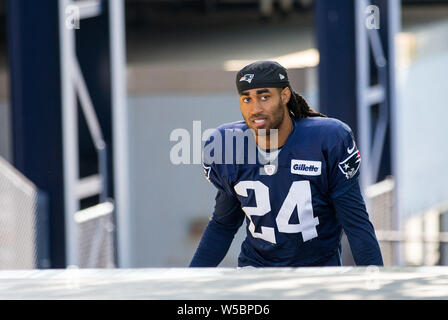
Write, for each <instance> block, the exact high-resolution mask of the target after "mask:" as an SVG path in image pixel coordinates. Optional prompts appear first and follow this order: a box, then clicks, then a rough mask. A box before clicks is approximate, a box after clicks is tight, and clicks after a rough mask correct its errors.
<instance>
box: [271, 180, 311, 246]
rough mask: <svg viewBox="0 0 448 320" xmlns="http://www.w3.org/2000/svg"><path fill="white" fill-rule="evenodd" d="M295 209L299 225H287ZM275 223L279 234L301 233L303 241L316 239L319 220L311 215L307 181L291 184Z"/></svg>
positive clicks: (309, 188) (309, 192)
mask: <svg viewBox="0 0 448 320" xmlns="http://www.w3.org/2000/svg"><path fill="white" fill-rule="evenodd" d="M296 207H297V215H298V217H299V223H298V224H289V219H290V218H291V215H292V213H293V212H294V209H295V208H296ZM275 221H276V222H277V227H278V231H280V232H285V233H298V232H302V238H303V241H308V240H311V239H313V238H316V237H317V229H316V226H317V225H318V224H319V218H317V217H316V218H315V217H314V215H313V204H312V202H311V187H310V182H309V181H294V182H293V183H292V185H291V188H290V189H289V192H288V195H287V196H286V199H285V201H284V202H283V205H282V207H281V208H280V211H279V212H278V215H277V218H276V219H275Z"/></svg>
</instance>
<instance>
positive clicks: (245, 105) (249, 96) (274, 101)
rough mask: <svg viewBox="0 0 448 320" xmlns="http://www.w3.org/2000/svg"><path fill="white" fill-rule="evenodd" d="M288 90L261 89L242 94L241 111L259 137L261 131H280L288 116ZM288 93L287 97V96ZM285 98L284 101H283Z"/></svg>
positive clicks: (267, 133)
mask: <svg viewBox="0 0 448 320" xmlns="http://www.w3.org/2000/svg"><path fill="white" fill-rule="evenodd" d="M286 91H289V89H288V88H285V89H283V90H280V89H278V88H259V89H251V90H246V91H243V92H241V93H240V95H239V97H240V109H241V114H242V115H243V118H244V120H245V121H246V123H247V125H248V127H249V128H250V129H253V130H254V131H255V133H256V134H257V135H259V134H261V133H260V132H259V131H258V130H259V129H266V135H269V129H279V128H280V125H281V124H282V122H283V120H284V118H285V116H287V115H288V111H287V107H286V103H287V101H288V100H289V99H287V100H285V97H287V98H289V95H288V92H286ZM285 93H286V95H285ZM282 96H283V100H282Z"/></svg>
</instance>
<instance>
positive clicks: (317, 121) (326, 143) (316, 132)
mask: <svg viewBox="0 0 448 320" xmlns="http://www.w3.org/2000/svg"><path fill="white" fill-rule="evenodd" d="M294 121H296V126H297V128H298V130H299V132H300V134H299V135H297V138H298V139H300V138H301V137H306V138H308V139H311V140H313V141H314V142H320V143H319V144H320V145H321V146H322V147H324V148H325V147H326V148H331V147H332V146H335V145H338V144H341V143H343V142H344V141H352V140H354V137H353V132H352V130H351V128H350V127H349V126H348V125H347V124H346V123H344V122H342V121H341V120H338V119H335V118H323V117H311V118H304V119H295V120H294ZM316 140H317V141H316Z"/></svg>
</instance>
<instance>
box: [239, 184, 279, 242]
mask: <svg viewBox="0 0 448 320" xmlns="http://www.w3.org/2000/svg"><path fill="white" fill-rule="evenodd" d="M248 189H253V190H254V191H255V201H256V206H255V207H242V208H241V209H243V211H244V212H245V213H246V215H247V216H248V218H249V221H250V223H249V231H250V233H252V236H253V237H254V238H260V239H263V240H266V241H269V242H272V243H276V242H275V231H274V228H270V227H261V233H258V232H255V225H254V223H253V222H252V218H251V216H264V215H265V214H266V213H268V212H269V211H271V203H270V201H269V188H268V187H267V186H266V185H264V184H263V182H261V181H240V182H239V183H238V184H237V185H236V186H235V191H236V193H237V194H239V195H240V196H242V197H247V190H248Z"/></svg>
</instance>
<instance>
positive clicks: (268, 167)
mask: <svg viewBox="0 0 448 320" xmlns="http://www.w3.org/2000/svg"><path fill="white" fill-rule="evenodd" d="M264 172H266V174H267V175H268V176H272V175H273V174H274V173H275V166H274V165H273V164H266V165H265V166H264Z"/></svg>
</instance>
